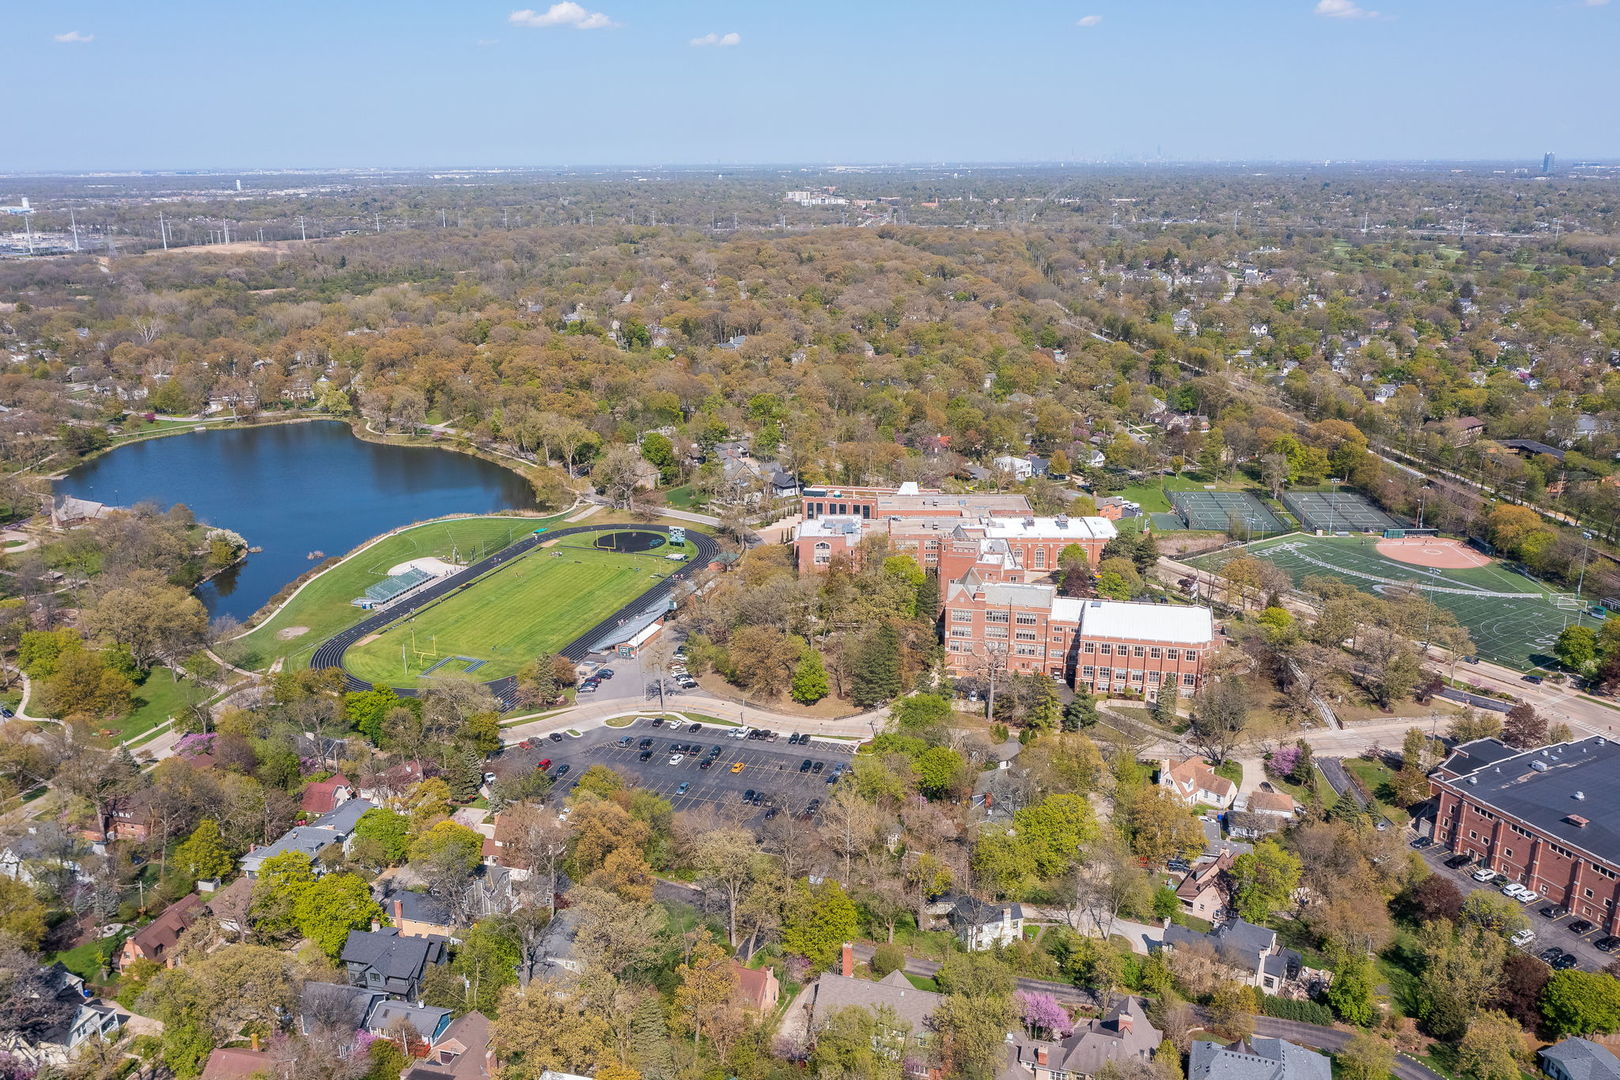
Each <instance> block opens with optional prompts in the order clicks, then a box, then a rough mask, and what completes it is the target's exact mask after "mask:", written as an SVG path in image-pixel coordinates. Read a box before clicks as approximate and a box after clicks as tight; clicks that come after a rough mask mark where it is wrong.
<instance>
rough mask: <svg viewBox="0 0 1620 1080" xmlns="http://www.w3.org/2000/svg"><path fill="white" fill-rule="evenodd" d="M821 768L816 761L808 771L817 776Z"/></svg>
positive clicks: (819, 763)
mask: <svg viewBox="0 0 1620 1080" xmlns="http://www.w3.org/2000/svg"><path fill="white" fill-rule="evenodd" d="M823 767H824V766H823V765H822V763H821V762H819V761H817V762H815V763H814V764H812V765H811V766H810V771H811V772H813V773H816V774H817V775H819V774H820V773H821V770H822V768H823Z"/></svg>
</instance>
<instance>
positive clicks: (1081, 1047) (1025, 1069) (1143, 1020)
mask: <svg viewBox="0 0 1620 1080" xmlns="http://www.w3.org/2000/svg"><path fill="white" fill-rule="evenodd" d="M1163 1041H1164V1033H1163V1032H1162V1031H1160V1030H1159V1029H1158V1028H1156V1027H1154V1026H1153V1025H1152V1024H1150V1023H1148V1020H1147V1003H1146V1002H1144V1001H1143V1000H1142V999H1141V998H1136V997H1127V998H1124V999H1122V1000H1120V1001H1119V1002H1118V1003H1117V1004H1115V1005H1114V1007H1113V1008H1111V1009H1109V1010H1108V1012H1107V1013H1105V1014H1104V1015H1103V1016H1101V1017H1097V1018H1093V1019H1090V1020H1085V1021H1082V1022H1081V1024H1080V1025H1079V1026H1078V1027H1076V1028H1075V1029H1074V1032H1073V1033H1072V1034H1071V1035H1069V1037H1068V1038H1066V1039H1063V1040H1062V1041H1059V1042H1048V1041H1045V1040H1041V1039H1023V1038H1019V1039H1015V1040H1014V1042H1013V1044H1012V1047H1011V1051H1010V1054H1009V1056H1010V1057H1011V1059H1012V1060H1011V1061H1010V1062H1009V1063H1008V1067H1007V1068H1006V1069H1005V1070H1003V1071H1002V1073H1001V1076H1000V1080H1021V1078H1024V1077H1031V1078H1033V1080H1082V1078H1085V1077H1091V1076H1096V1075H1097V1074H1098V1073H1100V1072H1101V1071H1102V1069H1103V1066H1104V1065H1107V1064H1108V1063H1109V1062H1114V1063H1116V1064H1118V1065H1126V1064H1128V1063H1129V1062H1133V1061H1135V1062H1147V1061H1151V1060H1152V1059H1153V1052H1154V1051H1155V1050H1157V1049H1158V1048H1159V1044H1160V1043H1161V1042H1163Z"/></svg>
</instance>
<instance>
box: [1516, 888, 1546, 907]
mask: <svg viewBox="0 0 1620 1080" xmlns="http://www.w3.org/2000/svg"><path fill="white" fill-rule="evenodd" d="M1540 899H1541V894H1540V893H1538V892H1536V891H1535V890H1534V889H1520V890H1519V903H1521V904H1533V903H1535V902H1536V901H1537V900H1540Z"/></svg>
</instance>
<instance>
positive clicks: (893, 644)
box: [850, 622, 901, 709]
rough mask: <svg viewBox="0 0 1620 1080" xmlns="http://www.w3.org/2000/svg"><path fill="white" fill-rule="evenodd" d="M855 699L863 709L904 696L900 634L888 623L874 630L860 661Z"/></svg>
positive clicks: (853, 681)
mask: <svg viewBox="0 0 1620 1080" xmlns="http://www.w3.org/2000/svg"><path fill="white" fill-rule="evenodd" d="M850 688H851V697H852V698H853V699H854V701H855V704H857V705H859V706H860V707H861V708H863V709H866V708H871V707H872V706H874V705H881V704H883V703H884V702H885V701H889V700H890V699H892V698H894V697H895V696H897V695H898V694H899V693H900V690H901V686H900V632H899V631H898V630H896V629H895V628H894V624H893V623H889V622H885V623H882V624H880V625H879V626H878V628H877V629H876V630H874V631H872V633H871V635H870V636H868V637H867V639H866V643H865V644H864V645H863V646H862V647H861V650H860V652H859V654H858V655H857V658H856V664H855V672H854V675H853V677H852V678H851V679H850Z"/></svg>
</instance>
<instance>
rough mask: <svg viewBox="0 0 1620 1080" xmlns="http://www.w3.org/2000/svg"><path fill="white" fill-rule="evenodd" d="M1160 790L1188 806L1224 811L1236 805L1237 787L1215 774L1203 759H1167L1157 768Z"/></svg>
mask: <svg viewBox="0 0 1620 1080" xmlns="http://www.w3.org/2000/svg"><path fill="white" fill-rule="evenodd" d="M1159 786H1160V787H1162V788H1166V789H1168V790H1169V791H1171V792H1172V793H1174V794H1175V796H1176V798H1178V799H1180V800H1181V801H1182V802H1184V803H1186V804H1187V805H1188V806H1195V805H1203V806H1215V807H1219V808H1220V809H1222V810H1226V809H1228V808H1230V807H1231V805H1232V804H1233V803H1234V802H1236V801H1237V794H1238V786H1237V785H1236V784H1234V783H1232V781H1230V780H1228V779H1227V778H1226V777H1224V776H1219V775H1217V774H1216V772H1215V770H1214V769H1213V768H1212V767H1210V764H1209V762H1207V761H1205V760H1204V759H1203V758H1198V757H1186V758H1166V759H1164V761H1163V762H1162V763H1161V765H1160V767H1159Z"/></svg>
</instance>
